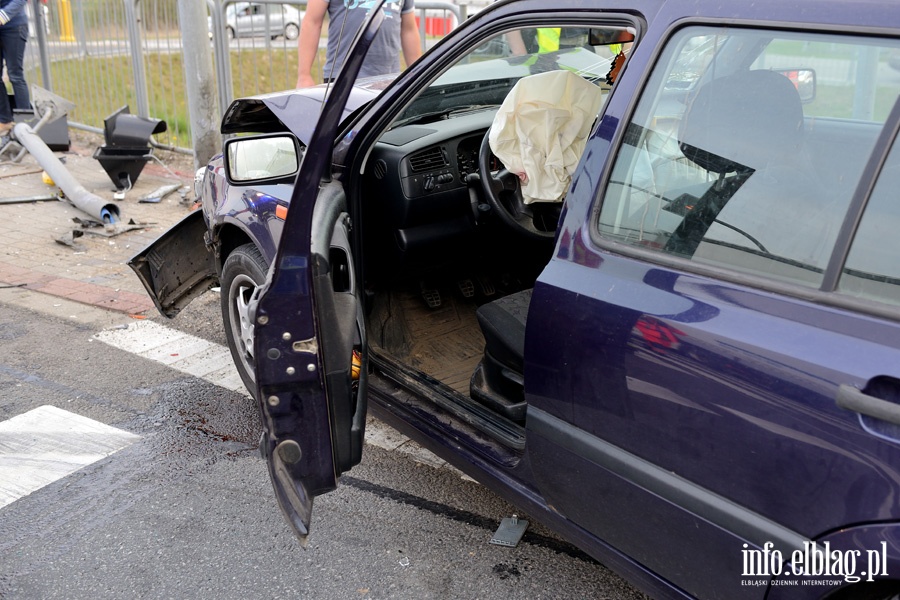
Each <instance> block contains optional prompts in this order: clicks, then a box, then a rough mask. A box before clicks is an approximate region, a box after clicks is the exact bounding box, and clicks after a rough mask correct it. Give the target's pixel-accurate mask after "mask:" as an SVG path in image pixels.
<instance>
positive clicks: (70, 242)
mask: <svg viewBox="0 0 900 600" xmlns="http://www.w3.org/2000/svg"><path fill="white" fill-rule="evenodd" d="M83 235H84V232H83V231H81V230H80V229H73V230H71V231H67V232H66V233H64V234H62V235H61V236H59V237H58V238H56V243H57V244H62V245H63V246H68V247H69V248H74V249H75V250H78V251H83V250H84V246H82V245H81V244H78V243H76V242H75V240H76V239H78V238H80V237H81V236H83Z"/></svg>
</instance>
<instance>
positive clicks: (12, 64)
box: [0, 0, 31, 137]
mask: <svg viewBox="0 0 900 600" xmlns="http://www.w3.org/2000/svg"><path fill="white" fill-rule="evenodd" d="M27 1H28V0H0V66H2V65H3V63H5V64H6V74H7V75H8V76H9V82H10V83H11V84H12V88H13V94H14V95H15V99H16V107H17V108H22V109H27V108H30V107H31V100H30V99H29V97H28V84H27V83H26V82H25V71H24V69H23V66H22V64H23V62H24V60H25V42H27V41H28V15H27V14H26V13H25V3H26V2H27ZM13 125H14V123H13V112H12V107H11V106H10V104H9V97H8V95H7V93H6V88H5V86H4V87H3V89H0V137H2V136H5V135H8V134H9V131H10V130H11V129H12V128H13Z"/></svg>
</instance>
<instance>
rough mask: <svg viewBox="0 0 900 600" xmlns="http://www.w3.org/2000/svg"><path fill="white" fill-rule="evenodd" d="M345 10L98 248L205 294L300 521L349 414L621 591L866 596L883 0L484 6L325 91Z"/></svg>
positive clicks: (892, 478)
mask: <svg viewBox="0 0 900 600" xmlns="http://www.w3.org/2000/svg"><path fill="white" fill-rule="evenodd" d="M372 15H373V16H372V17H371V20H370V21H369V22H368V24H367V26H366V27H365V28H364V30H363V31H362V32H360V34H359V35H358V38H357V40H356V45H355V47H354V49H353V50H352V51H351V52H350V54H349V55H348V57H347V60H346V62H345V67H344V69H343V71H342V72H341V74H340V76H339V77H338V78H337V80H336V81H335V82H334V83H332V84H331V85H330V87H328V88H327V100H325V98H326V88H325V86H320V87H317V88H311V89H307V90H290V91H285V92H280V93H275V94H268V95H265V96H259V97H253V98H243V99H240V100H237V101H235V102H234V103H233V104H232V105H231V106H230V107H229V108H228V110H227V111H226V113H225V116H224V118H223V121H222V127H221V129H222V133H223V134H241V135H236V136H235V137H232V138H231V139H229V140H228V141H227V142H225V148H224V152H223V154H222V155H221V156H218V157H216V158H214V159H213V160H212V162H211V163H210V164H209V165H208V167H206V168H205V169H203V170H202V171H201V172H200V173H199V174H198V178H199V179H198V182H197V191H198V195H199V196H200V198H201V199H202V209H201V210H200V211H197V212H195V213H192V214H191V215H189V216H188V217H186V219H185V220H184V221H182V222H181V223H180V224H178V225H176V226H175V227H173V228H172V229H171V230H170V231H169V232H167V233H166V234H164V235H163V236H162V237H161V238H160V239H159V240H157V241H156V242H155V243H154V244H152V245H151V246H150V247H149V248H147V249H146V250H144V251H142V252H141V253H139V254H138V255H137V256H136V257H135V258H134V259H132V261H131V265H132V267H133V268H134V269H135V271H136V272H137V273H138V275H139V276H140V278H141V279H142V281H143V282H144V284H145V286H146V287H147V289H148V291H149V293H150V294H151V296H152V297H153V298H154V300H155V302H156V303H157V306H158V307H159V309H160V311H161V312H162V313H163V314H166V315H168V316H174V315H175V314H177V312H178V311H179V310H180V308H181V307H183V306H184V305H185V303H187V302H189V301H190V299H191V298H192V297H193V296H195V295H197V294H199V293H202V292H203V291H204V290H206V289H208V287H209V286H211V285H220V286H221V294H222V314H223V322H224V324H225V328H226V333H227V336H228V340H229V345H230V347H231V349H232V353H233V355H234V357H235V362H236V364H237V365H238V368H239V370H240V372H241V375H242V377H243V378H244V381H245V382H246V383H247V386H248V389H250V390H251V391H252V392H253V394H254V396H255V397H256V399H257V403H258V406H259V409H260V414H261V416H262V422H263V426H264V436H263V440H262V443H261V448H262V451H263V454H264V456H265V458H266V459H267V461H268V463H269V469H270V475H271V478H272V481H273V485H274V487H275V492H276V497H277V499H278V501H279V503H280V505H281V508H282V509H283V512H284V514H285V515H286V517H287V519H288V521H289V523H290V524H291V526H292V527H293V528H294V529H295V531H296V533H297V534H298V536H300V537H301V539H305V538H306V536H307V535H308V534H309V526H310V520H311V511H312V500H313V498H314V497H315V496H317V495H319V494H322V493H326V492H328V491H331V490H333V489H334V488H335V487H336V486H337V484H338V477H339V476H340V475H341V474H342V473H344V472H347V471H348V470H350V469H351V468H352V467H353V466H354V465H355V464H357V463H358V462H359V461H360V460H361V458H362V448H363V436H364V425H365V416H366V414H367V412H371V413H372V414H374V415H375V416H377V417H378V418H380V419H382V420H383V421H385V422H387V423H388V424H390V425H392V426H394V427H396V428H397V429H398V430H399V431H401V432H403V433H404V434H406V435H408V436H410V437H411V438H413V439H414V440H416V441H417V442H419V443H421V444H423V445H424V446H426V447H427V448H429V449H430V450H432V451H433V452H435V453H436V454H437V455H438V456H440V457H441V458H443V459H445V460H447V461H448V462H449V463H451V464H453V465H454V466H456V467H458V468H459V469H461V470H462V471H463V472H465V473H466V474H468V475H469V476H471V477H473V478H475V479H476V480H478V481H480V482H481V483H483V484H484V485H486V486H488V487H490V488H491V489H492V490H494V491H496V492H497V493H498V494H499V495H501V496H502V497H504V498H505V499H507V500H508V501H510V502H512V503H513V504H515V505H517V506H518V507H520V509H521V510H522V513H523V514H527V515H528V516H529V518H532V519H536V520H539V521H541V522H542V523H544V524H545V525H547V526H548V527H550V528H552V529H553V530H554V531H556V532H558V533H559V534H560V535H562V536H564V537H565V538H567V539H568V540H570V541H571V542H572V543H574V544H577V545H578V546H579V547H580V548H582V549H584V550H585V551H586V552H588V553H590V554H591V555H592V556H594V557H595V558H597V559H598V560H599V561H601V562H603V563H604V564H606V565H607V566H609V567H610V568H612V569H614V570H616V571H617V572H619V573H621V574H622V575H623V576H625V577H626V578H628V579H630V580H631V581H632V582H633V583H634V584H635V585H637V586H638V587H640V588H642V589H644V590H646V591H647V592H648V593H649V594H650V595H652V596H654V597H658V598H685V597H697V598H727V599H757V598H767V599H775V600H778V599H784V598H789V599H813V598H815V599H825V598H827V599H829V600H855V599H857V598H866V599H878V600H887V599H891V598H897V597H898V594H900V503H898V502H897V500H896V499H897V498H900V445H898V444H900V236H898V235H897V231H898V230H900V202H898V201H897V198H896V191H895V190H896V189H897V186H898V184H900V141H898V135H900V74H898V73H897V72H896V71H895V70H893V69H891V68H890V66H889V65H890V61H891V57H892V56H893V55H895V53H896V52H897V51H898V49H900V11H897V10H896V6H895V4H894V2H893V1H891V0H869V1H866V2H857V3H848V2H843V1H839V0H815V1H807V0H790V1H787V2H786V1H784V0H758V1H756V2H752V3H749V2H719V1H717V0H716V1H713V0H696V1H694V2H690V3H685V2H681V1H678V0H561V1H557V2H552V3H549V2H548V1H547V0H514V1H505V0H501V1H500V2H498V3H496V4H494V5H492V6H490V7H488V8H486V9H484V10H483V11H482V12H481V13H479V14H478V15H477V16H476V17H474V18H472V19H469V20H468V21H466V22H465V23H463V24H462V25H461V26H460V27H459V28H458V29H456V30H455V31H453V32H452V33H451V34H450V35H449V36H448V37H447V38H446V39H445V40H444V41H442V42H441V43H439V44H438V45H437V46H436V47H435V48H434V49H432V50H431V51H430V52H428V53H426V55H425V56H424V57H423V58H422V59H420V60H419V61H417V62H416V63H415V64H413V65H412V66H411V67H410V68H409V69H407V71H405V72H404V73H402V74H400V75H398V76H396V77H394V76H389V77H385V78H377V79H369V80H362V81H359V82H354V79H355V75H356V73H357V72H358V68H359V66H360V64H361V60H362V56H363V55H364V52H365V51H366V49H367V48H368V45H369V44H370V42H371V40H372V38H373V37H374V35H375V32H376V31H377V29H378V26H379V25H380V22H381V20H382V18H383V14H382V13H381V12H380V11H378V10H375V11H373V13H372ZM623 63H624V64H623ZM548 82H552V83H548ZM511 124H512V125H513V126H510V125H511ZM516 124H519V125H526V124H527V125H528V127H524V126H523V127H517V126H515V125H516ZM510 131H513V132H518V133H513V134H510ZM510 147H513V148H514V149H518V152H519V153H518V154H515V152H513V153H510ZM501 156H503V158H502V159H501ZM523 165H524V166H523ZM569 178H571V181H570V180H569ZM535 186H537V188H538V189H536V188H535ZM547 189H551V190H556V189H559V190H562V191H561V193H560V196H559V197H552V194H550V196H546V195H545V196H542V194H545V193H546V190H547ZM554 193H555V192H554Z"/></svg>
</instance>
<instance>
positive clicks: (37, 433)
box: [0, 406, 141, 508]
mask: <svg viewBox="0 0 900 600" xmlns="http://www.w3.org/2000/svg"><path fill="white" fill-rule="evenodd" d="M139 439H141V438H140V436H139V435H135V434H133V433H129V432H127V431H123V430H121V429H117V428H115V427H110V426H109V425H105V424H103V423H100V422H99V421H94V420H93V419H89V418H87V417H83V416H81V415H77V414H75V413H72V412H69V411H67V410H63V409H61V408H57V407H55V406H39V407H38V408H35V409H34V410H30V411H28V412H26V413H22V414H20V415H17V416H15V417H12V418H11V419H7V420H6V421H2V422H0V508H2V507H4V506H6V505H8V504H12V503H13V502H15V501H16V500H18V499H19V498H22V497H24V496H27V495H28V494H31V493H32V492H34V491H36V490H39V489H41V488H42V487H44V486H46V485H49V484H51V483H53V482H54V481H57V480H59V479H62V478H63V477H66V476H67V475H71V474H72V473H74V472H75V471H78V470H79V469H82V468H84V467H86V466H88V465H90V464H92V463H95V462H97V461H98V460H100V459H103V458H106V457H107V456H110V455H111V454H114V453H115V452H118V451H119V450H121V449H122V448H125V447H127V446H129V445H131V444H133V443H134V442H136V441H137V440H139Z"/></svg>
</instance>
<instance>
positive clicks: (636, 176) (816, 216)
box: [597, 27, 900, 287]
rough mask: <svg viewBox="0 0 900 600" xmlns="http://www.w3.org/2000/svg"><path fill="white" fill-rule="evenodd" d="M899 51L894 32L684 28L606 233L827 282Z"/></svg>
mask: <svg viewBox="0 0 900 600" xmlns="http://www.w3.org/2000/svg"><path fill="white" fill-rule="evenodd" d="M897 56H898V50H897V43H896V42H895V41H893V40H878V39H872V38H861V37H854V36H849V35H833V34H814V33H795V32H779V31H764V30H753V29H738V28H709V27H690V28H686V29H683V30H681V31H680V32H678V33H677V34H676V35H675V36H674V37H673V38H672V40H671V41H670V43H669V44H668V45H667V48H666V50H665V51H664V52H663V54H662V56H661V58H660V61H659V63H658V65H657V67H656V68H655V69H654V72H653V74H652V75H651V78H650V80H649V82H648V85H647V88H646V89H645V91H644V92H643V94H642V96H641V98H640V101H639V103H638V106H637V109H636V112H635V115H634V117H633V120H632V122H631V123H630V124H629V126H628V129H627V133H626V136H625V140H624V143H623V145H622V146H621V148H620V150H619V152H618V155H617V158H616V162H615V164H614V167H613V171H612V175H611V178H610V181H609V183H608V185H607V187H606V190H605V194H604V197H603V199H602V205H601V209H600V214H599V219H598V223H597V224H598V230H599V233H600V235H601V236H602V237H604V238H607V239H612V240H615V241H618V242H623V243H626V244H630V245H634V246H640V247H642V248H648V249H653V250H656V251H659V252H661V253H664V254H667V255H671V256H677V257H681V258H684V259H688V260H690V261H692V262H693V263H696V264H698V265H710V266H716V267H725V268H728V269H730V270H733V271H738V272H742V273H751V274H754V275H762V276H766V277H769V278H773V279H777V280H781V281H788V282H792V283H797V284H801V285H806V286H810V287H818V286H819V284H820V283H821V281H822V277H823V273H824V269H825V266H826V264H827V262H828V259H829V258H830V256H831V251H832V247H833V244H834V241H835V238H836V236H837V233H838V230H839V229H840V226H841V223H842V221H843V219H844V217H845V214H846V211H847V207H848V205H849V203H850V199H851V197H852V195H853V192H854V189H855V187H856V185H857V183H858V181H859V178H860V175H861V173H862V170H863V167H864V165H865V164H866V161H867V160H868V158H869V155H870V153H871V151H872V148H873V146H874V144H875V140H876V138H877V136H878V134H879V132H880V130H881V127H882V125H883V123H884V120H885V119H886V118H887V115H888V113H889V111H890V109H891V107H892V106H893V103H894V102H895V101H896V99H897V97H898V95H900V71H897V70H896V68H895V67H893V66H892V64H893V63H896V62H897ZM893 255H894V256H897V253H896V252H895V253H894V254H893Z"/></svg>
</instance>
